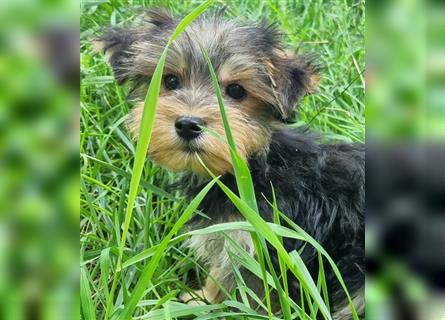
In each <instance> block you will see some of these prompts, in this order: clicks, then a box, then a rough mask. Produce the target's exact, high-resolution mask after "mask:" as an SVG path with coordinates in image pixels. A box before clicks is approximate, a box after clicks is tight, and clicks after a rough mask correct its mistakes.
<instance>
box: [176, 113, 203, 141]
mask: <svg viewBox="0 0 445 320" xmlns="http://www.w3.org/2000/svg"><path fill="white" fill-rule="evenodd" d="M205 124H206V123H205V121H204V120H202V119H200V118H195V117H179V118H178V119H176V121H175V129H176V133H177V134H178V136H180V137H181V138H183V139H185V140H187V141H190V140H193V139H195V138H196V137H198V136H199V135H200V134H201V132H202V127H203V126H205Z"/></svg>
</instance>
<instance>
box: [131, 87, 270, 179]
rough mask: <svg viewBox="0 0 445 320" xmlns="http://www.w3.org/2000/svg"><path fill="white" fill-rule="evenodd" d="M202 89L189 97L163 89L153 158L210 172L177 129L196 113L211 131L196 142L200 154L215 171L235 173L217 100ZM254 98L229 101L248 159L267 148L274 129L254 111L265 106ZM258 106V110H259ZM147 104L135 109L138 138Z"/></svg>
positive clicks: (133, 126)
mask: <svg viewBox="0 0 445 320" xmlns="http://www.w3.org/2000/svg"><path fill="white" fill-rule="evenodd" d="M199 92H202V91H200V90H194V91H191V92H190V94H189V95H188V97H187V98H185V97H178V96H174V93H171V92H168V91H167V92H166V91H165V90H162V91H161V96H160V97H159V100H158V108H157V113H156V120H155V123H154V127H153V133H152V140H151V143H150V147H149V150H148V154H149V156H150V158H151V159H152V160H154V161H155V162H157V163H159V164H161V165H162V166H164V167H166V168H168V169H170V170H173V171H184V170H188V171H190V170H191V171H193V172H195V173H197V174H199V175H203V176H206V175H207V171H206V170H205V168H204V167H203V166H202V165H201V164H200V162H199V160H198V154H197V153H191V152H189V151H186V150H184V146H183V145H182V143H181V141H180V138H179V137H178V136H177V134H176V132H175V127H174V123H175V120H176V119H177V118H178V117H181V116H193V117H199V118H202V119H203V120H204V121H206V123H207V128H208V129H209V131H211V132H214V133H216V134H217V135H218V136H219V137H220V138H218V137H215V136H214V134H212V133H211V132H210V133H209V132H204V134H203V135H202V136H200V137H198V138H197V139H196V141H194V142H193V143H194V144H195V145H196V147H197V148H199V149H200V150H201V152H200V153H199V156H200V157H201V159H202V160H203V161H204V163H205V164H206V166H207V167H208V168H209V169H210V170H211V171H212V172H213V173H214V174H217V175H219V174H223V173H226V172H232V161H231V156H230V151H229V147H228V145H227V143H226V142H225V139H226V138H225V131H224V126H223V122H222V118H221V115H220V111H219V107H218V105H217V104H216V103H217V102H216V99H215V98H214V97H213V95H212V94H213V93H212V92H211V91H210V92H209V94H208V95H202V94H201V95H200V94H199ZM256 103H258V102H257V100H256V99H254V98H253V97H251V98H246V99H244V100H243V101H242V102H240V103H236V105H234V103H230V102H229V103H227V106H226V112H227V115H228V118H229V122H230V125H231V128H232V132H233V136H234V138H235V141H236V143H237V149H238V151H239V153H240V155H241V156H242V157H243V159H244V160H246V159H247V158H248V157H249V156H250V155H251V154H253V153H255V152H259V151H261V150H263V149H264V148H265V147H266V146H267V145H268V144H269V140H270V137H271V132H270V128H268V127H266V126H265V125H263V124H261V122H260V121H259V120H258V119H257V118H258V117H257V116H256V115H255V117H254V114H253V113H260V112H261V110H262V108H264V106H261V104H259V103H258V104H259V107H256ZM257 109H258V110H257ZM142 111H143V103H139V104H138V105H137V106H136V107H135V108H133V110H132V111H131V116H130V121H129V129H130V132H131V134H132V135H133V137H135V138H136V137H137V134H138V132H139V125H140V121H141V118H142Z"/></svg>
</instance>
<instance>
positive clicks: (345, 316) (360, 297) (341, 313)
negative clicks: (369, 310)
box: [332, 287, 365, 320]
mask: <svg viewBox="0 0 445 320" xmlns="http://www.w3.org/2000/svg"><path fill="white" fill-rule="evenodd" d="M352 303H353V305H354V307H355V310H356V311H357V313H358V314H364V313H365V288H364V287H363V288H361V289H360V290H358V291H357V292H355V293H354V295H353V296H352ZM332 319H334V320H349V319H352V313H351V307H350V306H349V303H348V301H345V303H344V305H343V307H340V308H338V309H337V310H334V314H333V316H332Z"/></svg>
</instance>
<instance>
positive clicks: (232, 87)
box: [226, 83, 246, 100]
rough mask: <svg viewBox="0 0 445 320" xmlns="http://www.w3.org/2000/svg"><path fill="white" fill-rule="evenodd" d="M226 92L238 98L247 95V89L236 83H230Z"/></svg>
mask: <svg viewBox="0 0 445 320" xmlns="http://www.w3.org/2000/svg"><path fill="white" fill-rule="evenodd" d="M226 93H227V94H228V95H229V96H231V97H232V98H233V99H236V100H240V99H242V98H244V97H245V96H246V90H244V88H243V87H241V86H240V85H239V84H236V83H232V84H229V85H228V86H227V88H226Z"/></svg>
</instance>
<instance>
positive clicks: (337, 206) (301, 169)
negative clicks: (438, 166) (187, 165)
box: [183, 129, 365, 318]
mask: <svg viewBox="0 0 445 320" xmlns="http://www.w3.org/2000/svg"><path fill="white" fill-rule="evenodd" d="M249 165H250V170H251V174H252V178H253V182H254V186H255V192H256V199H257V201H258V207H259V211H260V213H261V216H262V217H263V218H264V219H265V220H267V221H269V222H272V221H273V212H272V207H271V205H270V202H272V201H273V200H272V199H273V195H272V186H273V190H274V192H275V195H276V201H277V206H278V208H280V210H281V211H282V212H283V213H284V214H286V215H287V217H289V218H290V219H291V220H292V221H293V222H295V223H296V224H297V225H299V226H300V227H302V228H303V229H304V230H305V231H306V232H308V233H309V234H310V235H311V236H313V237H314V238H315V240H317V242H318V243H320V244H321V245H322V246H323V247H324V248H325V249H326V251H327V252H328V253H329V254H330V256H331V257H332V259H333V260H334V261H335V262H336V264H337V266H338V268H339V269H340V271H341V274H342V276H343V278H344V280H345V282H346V285H347V287H348V289H349V291H350V293H351V295H353V296H354V297H356V300H357V302H358V304H357V308H358V309H359V310H361V311H362V309H363V303H362V301H359V300H360V299H362V298H363V297H360V295H362V294H363V292H362V291H363V287H364V279H365V274H364V256H365V255H364V232H363V230H364V216H363V212H364V197H365V190H364V178H365V172H364V171H365V170H364V148H363V146H362V145H348V144H337V145H319V144H316V143H315V141H314V139H313V137H312V136H311V135H309V134H307V133H305V132H304V130H300V129H283V130H281V131H278V132H276V133H275V134H274V135H273V137H272V143H271V145H270V151H269V152H268V153H267V154H263V155H258V156H254V157H252V158H251V159H250V160H249ZM190 181H193V180H191V179H190V177H188V176H187V177H185V178H184V183H183V187H184V189H185V190H187V193H188V195H189V196H190V198H193V197H194V195H196V193H197V192H199V191H200V190H201V189H202V187H203V185H199V184H197V185H196V186H191V185H190ZM221 181H222V182H224V184H225V185H227V186H229V187H230V188H231V189H232V191H234V192H236V190H237V189H236V182H235V178H234V176H233V175H231V174H227V175H224V176H223V177H222V178H221ZM200 209H201V211H202V212H204V213H206V214H207V215H208V216H209V217H210V218H211V220H209V219H207V218H205V217H203V216H200V215H197V216H195V218H194V220H192V221H191V225H192V226H193V227H192V229H198V228H202V227H205V226H209V225H211V224H214V223H218V222H229V221H237V220H243V218H242V216H241V215H240V214H239V213H237V210H236V208H235V207H234V205H233V203H232V202H230V201H228V200H227V198H226V196H225V194H224V192H223V191H222V190H221V189H220V188H218V187H214V188H213V189H212V190H211V191H210V192H209V193H208V195H207V196H206V197H205V198H204V201H203V202H202V204H201V207H200ZM282 224H283V225H286V224H285V223H282ZM230 236H231V238H233V239H234V240H235V241H236V242H237V243H238V244H240V245H242V246H243V247H244V248H245V249H246V250H247V251H248V252H250V253H252V254H254V249H253V245H252V243H251V241H250V237H249V235H246V234H245V233H242V232H232V233H231V234H230ZM225 242H226V241H225V240H224V236H223V235H218V234H211V235H207V236H195V238H192V239H191V241H190V246H191V247H192V248H193V249H194V250H195V251H196V252H197V255H198V257H199V258H200V259H201V260H203V261H206V262H207V263H208V268H209V270H211V275H212V276H213V277H215V278H216V280H217V281H219V282H221V283H223V284H224V285H225V287H226V288H228V289H232V288H233V285H234V282H233V275H232V272H231V268H232V267H231V262H230V261H229V259H228V257H227V252H226V251H225V250H224V247H225V246H226V247H227V246H230V244H228V243H225ZM302 244H303V243H302V242H301V241H298V240H292V239H289V238H287V239H285V241H284V245H285V248H286V249H287V250H288V251H289V252H290V251H292V250H295V249H297V250H298V249H301V246H302ZM226 250H227V248H226ZM229 250H230V249H229ZM272 257H273V258H274V257H275V256H272ZM302 259H303V261H304V262H305V264H306V266H307V267H308V269H309V271H310V272H312V276H313V278H314V279H316V278H317V276H318V274H317V273H318V270H319V267H318V256H317V251H316V250H315V249H314V248H313V247H311V246H306V247H305V249H304V250H303V253H302ZM273 262H274V263H276V264H277V263H278V262H277V261H273ZM325 270H326V281H327V287H328V289H329V297H330V298H331V305H332V306H335V307H336V308H337V311H339V309H340V307H339V306H342V305H344V304H345V303H346V295H345V294H344V291H343V289H342V288H341V286H340V283H339V281H338V279H337V278H336V276H335V275H334V273H333V271H332V269H331V268H330V267H326V268H325ZM249 279H250V283H249V285H250V286H252V288H255V289H256V290H257V292H258V291H261V288H262V285H263V284H262V282H261V280H260V279H258V278H256V277H255V276H251V277H249ZM289 284H290V288H289V290H290V292H291V294H292V296H293V297H297V296H298V295H299V284H298V282H297V281H295V280H294V281H291V282H290V283H289ZM217 288H218V287H213V286H210V289H217ZM205 294H207V296H208V298H210V300H212V298H214V297H217V294H216V293H215V292H208V293H205ZM205 294H204V295H205ZM201 295H202V294H201ZM189 298H191V297H189ZM215 300H216V301H217V300H218V299H215ZM297 301H298V300H297ZM346 314H347V316H346V318H348V316H349V317H350V313H346Z"/></svg>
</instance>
